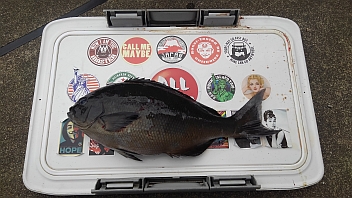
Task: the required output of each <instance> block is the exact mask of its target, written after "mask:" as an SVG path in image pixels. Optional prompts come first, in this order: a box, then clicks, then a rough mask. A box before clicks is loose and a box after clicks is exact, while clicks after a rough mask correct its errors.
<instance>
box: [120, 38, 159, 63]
mask: <svg viewBox="0 0 352 198" xmlns="http://www.w3.org/2000/svg"><path fill="white" fill-rule="evenodd" d="M151 54H152V47H151V45H150V43H149V42H148V41H147V40H145V39H144V38H140V37H133V38H130V39H128V40H127V41H125V43H124V44H123V45H122V48H121V55H122V57H123V58H124V59H125V60H126V61H127V62H128V63H130V64H132V65H139V64H142V63H144V62H145V61H147V60H148V59H149V58H150V56H151Z"/></svg>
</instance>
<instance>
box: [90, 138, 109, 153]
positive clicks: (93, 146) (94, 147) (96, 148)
mask: <svg viewBox="0 0 352 198" xmlns="http://www.w3.org/2000/svg"><path fill="white" fill-rule="evenodd" d="M89 155H114V150H112V149H110V148H108V147H105V146H103V145H102V144H100V143H99V142H97V141H95V140H93V139H90V141H89Z"/></svg>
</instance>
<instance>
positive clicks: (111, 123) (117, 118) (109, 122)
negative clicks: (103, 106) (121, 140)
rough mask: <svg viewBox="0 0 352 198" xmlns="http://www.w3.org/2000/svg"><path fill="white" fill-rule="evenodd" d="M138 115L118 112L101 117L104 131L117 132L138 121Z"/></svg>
mask: <svg viewBox="0 0 352 198" xmlns="http://www.w3.org/2000/svg"><path fill="white" fill-rule="evenodd" d="M138 117H139V114H138V113H135V112H119V113H113V114H109V115H104V116H101V117H100V119H101V120H102V121H103V122H104V129H105V130H106V131H110V132H118V131H119V130H121V129H122V128H125V127H126V126H127V125H129V124H130V123H132V122H133V121H135V120H136V119H138Z"/></svg>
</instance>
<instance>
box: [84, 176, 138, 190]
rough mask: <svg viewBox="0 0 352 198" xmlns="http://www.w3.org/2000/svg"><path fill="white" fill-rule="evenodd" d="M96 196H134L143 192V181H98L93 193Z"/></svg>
mask: <svg viewBox="0 0 352 198" xmlns="http://www.w3.org/2000/svg"><path fill="white" fill-rule="evenodd" d="M91 192H92V193H94V194H134V193H142V192H143V179H140V178H126V179H124V178H123V179H98V181H97V183H96V184H95V188H94V189H92V191H91Z"/></svg>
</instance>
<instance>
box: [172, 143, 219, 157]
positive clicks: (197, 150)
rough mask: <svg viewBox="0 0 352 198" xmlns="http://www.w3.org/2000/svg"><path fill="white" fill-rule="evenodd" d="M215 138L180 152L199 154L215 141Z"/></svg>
mask: <svg viewBox="0 0 352 198" xmlns="http://www.w3.org/2000/svg"><path fill="white" fill-rule="evenodd" d="M214 140H215V139H212V140H209V141H208V142H206V143H204V144H201V145H198V146H195V147H193V148H191V149H188V150H187V151H186V152H184V153H180V154H179V155H181V156H198V155H200V154H202V153H203V152H204V151H205V150H206V149H207V148H209V146H210V145H211V144H212V143H213V142H214Z"/></svg>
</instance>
